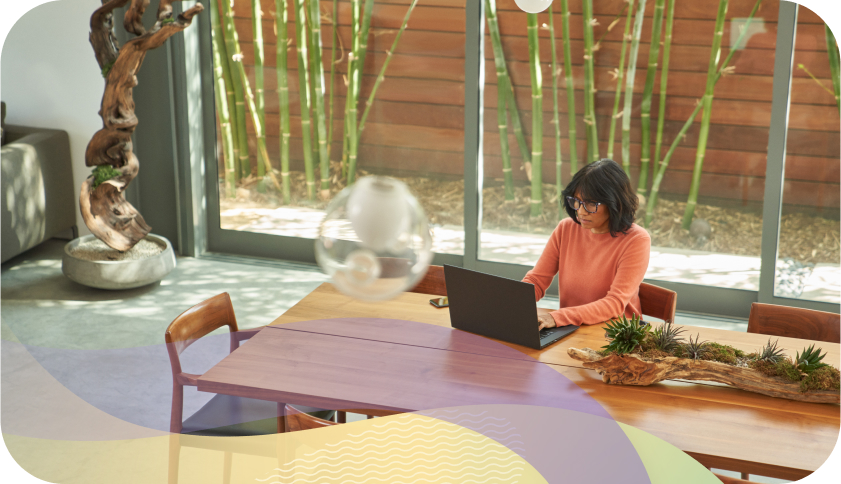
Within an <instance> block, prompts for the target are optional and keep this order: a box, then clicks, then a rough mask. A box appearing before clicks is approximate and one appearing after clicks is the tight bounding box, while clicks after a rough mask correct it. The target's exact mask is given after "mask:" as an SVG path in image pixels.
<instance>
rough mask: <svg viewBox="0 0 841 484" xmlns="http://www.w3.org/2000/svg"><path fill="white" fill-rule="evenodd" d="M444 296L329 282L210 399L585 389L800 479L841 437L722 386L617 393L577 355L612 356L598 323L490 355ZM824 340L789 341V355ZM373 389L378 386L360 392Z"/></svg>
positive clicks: (609, 409) (782, 342) (720, 455)
mask: <svg viewBox="0 0 841 484" xmlns="http://www.w3.org/2000/svg"><path fill="white" fill-rule="evenodd" d="M430 297H432V296H429V295H425V294H415V293H404V294H401V295H400V296H398V297H396V298H394V299H392V300H389V301H383V302H366V301H360V300H356V299H353V298H351V297H349V296H346V295H344V294H342V293H340V292H339V291H338V290H337V289H336V288H335V287H334V286H332V285H331V284H329V283H324V284H322V285H321V286H319V287H318V288H317V289H316V290H314V291H313V292H312V293H310V294H309V295H308V296H306V297H305V298H303V299H302V300H301V301H300V302H298V304H296V305H295V306H293V307H292V308H290V309H289V310H288V311H286V312H285V313H284V314H283V315H281V316H280V317H278V318H277V319H275V320H274V321H273V322H272V323H271V324H270V325H269V326H267V327H266V328H264V329H263V330H262V331H260V332H259V333H258V334H257V335H256V336H254V337H253V338H252V339H251V340H250V341H249V342H247V343H246V344H244V345H243V346H242V347H241V348H239V349H237V350H236V351H234V352H233V353H231V355H230V356H228V357H226V358H225V359H224V360H222V361H221V362H220V363H218V364H217V365H216V366H214V367H213V368H212V369H210V370H209V371H207V372H206V373H205V374H204V375H202V376H201V377H200V378H199V379H198V390H199V391H207V392H213V393H223V394H229V395H238V396H244V397H249V398H258V399H262V400H270V401H276V402H284V403H297V404H302V405H310V406H315V407H321V408H334V409H366V413H369V414H377V412H380V414H388V413H393V412H405V411H416V410H425V409H432V408H440V407H441V406H455V405H459V404H481V403H515V404H523V405H540V406H558V402H559V399H564V398H568V399H569V400H568V401H569V402H571V403H569V405H575V402H576V401H578V400H575V397H576V392H578V393H581V394H586V395H587V396H589V397H591V398H592V399H593V400H595V402H597V403H598V404H599V405H600V406H601V408H603V409H604V411H605V412H606V414H607V415H609V416H610V417H612V418H613V419H614V420H616V421H618V422H621V423H624V424H628V425H631V426H634V427H636V428H639V429H641V430H644V431H646V432H649V433H650V434H652V435H655V436H657V437H659V438H661V439H663V440H664V441H666V442H668V443H670V444H672V445H674V446H676V447H677V448H679V449H681V450H683V451H684V452H686V453H687V454H689V455H690V456H692V457H694V458H695V459H696V460H698V461H699V462H700V463H701V464H703V465H704V466H706V467H712V468H718V469H727V470H733V471H738V472H743V473H749V474H759V475H764V476H770V477H777V478H781V479H790V480H797V479H801V478H803V477H805V476H807V475H809V474H810V473H812V472H813V471H814V470H816V469H817V468H818V467H820V466H821V465H822V464H823V463H824V462H825V461H826V459H827V458H828V457H829V455H830V453H831V452H832V449H833V447H834V446H835V442H836V440H837V439H838V435H839V420H840V419H839V405H837V404H815V403H805V402H795V401H791V400H784V399H778V398H773V397H768V396H764V395H760V394H756V393H750V392H746V391H742V390H738V389H734V388H731V387H728V386H725V385H720V384H716V383H710V382H686V381H666V382H661V383H658V384H655V385H651V386H647V387H635V386H619V385H608V384H605V383H603V382H602V380H601V377H600V376H599V375H598V374H597V373H596V372H595V371H594V370H591V369H587V368H584V367H583V365H582V363H581V362H580V361H577V360H574V359H572V358H570V357H569V356H568V354H567V349H568V348H570V347H576V348H584V347H589V348H594V349H596V348H600V347H601V346H603V345H604V344H605V340H604V325H601V324H600V325H593V326H584V327H582V328H580V329H579V330H577V331H576V332H574V333H572V334H571V335H570V336H568V337H566V338H564V339H563V340H561V341H560V342H559V343H556V344H554V345H551V346H549V347H547V348H545V349H543V350H534V349H530V348H526V347H523V346H519V345H514V344H509V343H502V344H499V343H501V342H495V343H493V344H484V343H482V341H478V340H477V338H480V337H477V336H475V335H468V334H467V333H463V332H461V331H458V330H455V329H452V328H451V327H450V318H449V310H448V309H446V308H435V307H433V306H432V305H430V304H429V299H430ZM539 311H548V310H540V309H539ZM304 322H309V323H304ZM416 323H426V325H423V324H416ZM682 327H683V328H684V329H685V330H686V333H685V334H686V335H687V336H688V335H690V334H691V335H693V336H694V335H696V334H697V335H699V336H700V338H701V340H709V341H716V342H718V343H721V344H728V345H731V346H734V347H736V348H738V349H741V350H744V351H746V352H751V351H754V350H757V349H759V348H760V347H761V346H762V345H764V344H765V343H766V342H767V341H768V337H767V336H764V335H758V334H749V333H742V332H736V331H725V330H718V329H711V328H704V327H694V326H682ZM774 339H775V340H776V339H777V338H776V337H774ZM811 343H813V342H811V341H806V340H799V339H795V338H782V337H781V338H779V346H780V347H782V348H785V349H786V354H793V353H794V352H795V351H801V350H802V348H804V347H806V346H808V345H809V344H811ZM818 346H820V347H821V348H822V349H823V350H824V351H825V352H826V353H827V356H826V357H825V359H824V361H825V362H827V363H830V364H832V365H833V366H835V367H839V360H841V348H840V347H839V345H838V344H835V343H824V342H821V343H818ZM538 363H542V364H538ZM547 372H551V373H552V374H554V375H555V376H557V374H560V375H562V376H563V377H565V378H562V379H558V378H555V379H553V378H552V376H553V375H552V374H547ZM348 375H352V376H353V378H352V379H351V378H349V377H348ZM395 375H397V376H398V377H395ZM465 375H466V376H465ZM524 375H525V377H524ZM399 376H402V378H400V377H399ZM468 377H469V379H470V380H466V378H468ZM415 378H423V379H426V381H428V382H430V383H429V386H428V387H426V388H425V390H424V391H418V390H417V386H412V385H411V384H409V383H405V382H411V381H412V380H413V379H415ZM360 379H363V380H364V381H366V385H365V387H364V388H359V386H358V385H356V384H354V383H353V382H358V381H360ZM465 381H475V382H477V383H476V384H475V385H470V384H468V385H465V383H464V382H465ZM547 382H560V383H547ZM563 382H567V383H563ZM442 395H443V396H442Z"/></svg>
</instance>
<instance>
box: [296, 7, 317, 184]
mask: <svg viewBox="0 0 841 484" xmlns="http://www.w3.org/2000/svg"><path fill="white" fill-rule="evenodd" d="M293 1H294V2H295V3H294V7H295V44H296V47H297V49H296V50H297V52H298V95H299V97H300V99H301V137H302V139H303V144H304V176H305V177H306V184H307V198H308V199H309V200H315V168H314V167H313V159H312V137H311V134H310V129H311V127H310V125H311V124H312V121H311V119H310V90H309V85H310V79H309V64H308V62H307V31H306V27H305V26H306V24H307V21H306V9H305V8H304V0H293Z"/></svg>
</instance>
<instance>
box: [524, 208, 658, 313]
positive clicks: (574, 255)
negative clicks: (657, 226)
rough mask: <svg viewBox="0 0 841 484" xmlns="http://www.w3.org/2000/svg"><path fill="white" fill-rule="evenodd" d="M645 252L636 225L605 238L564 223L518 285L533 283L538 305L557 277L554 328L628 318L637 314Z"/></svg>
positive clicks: (647, 246) (647, 241) (645, 241)
mask: <svg viewBox="0 0 841 484" xmlns="http://www.w3.org/2000/svg"><path fill="white" fill-rule="evenodd" d="M650 251H651V237H650V236H649V235H648V232H646V231H645V229H643V228H642V227H640V226H639V225H637V224H633V225H632V226H631V228H630V229H629V230H628V233H627V235H625V234H622V233H619V234H617V236H616V237H611V235H610V233H609V232H608V233H604V234H594V233H592V232H590V229H586V228H584V227H582V226H581V225H579V224H577V223H575V222H574V221H573V220H572V218H566V219H564V220H562V221H561V223H559V224H558V226H557V228H555V231H554V232H552V236H551V237H550V238H549V242H547V243H546V248H545V249H543V254H542V255H541V256H540V259H539V260H538V261H537V264H536V265H535V266H534V269H532V270H530V271H529V272H528V273H527V274H526V277H524V278H523V281H524V282H529V283H531V284H534V295H535V300H536V301H539V300H540V299H541V298H542V297H543V295H544V294H545V293H546V288H548V287H549V285H550V284H551V283H552V278H553V277H554V276H555V274H556V273H557V274H558V292H559V293H560V302H561V308H560V309H559V310H557V311H553V312H552V313H551V314H552V317H553V318H554V319H555V323H556V324H557V325H558V326H567V325H569V324H574V325H576V326H580V325H582V324H596V323H601V322H603V321H607V320H609V319H610V318H614V317H616V316H618V315H620V314H622V313H623V312H624V313H625V315H626V316H628V317H631V315H632V314H641V312H640V298H639V286H640V283H641V282H642V279H643V277H644V276H645V271H646V270H647V269H648V257H649V254H650Z"/></svg>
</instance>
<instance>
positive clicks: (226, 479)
mask: <svg viewBox="0 0 841 484" xmlns="http://www.w3.org/2000/svg"><path fill="white" fill-rule="evenodd" d="M233 456H234V455H233V453H231V452H228V451H225V460H224V462H223V463H222V484H231V470H232V469H231V459H232V458H233Z"/></svg>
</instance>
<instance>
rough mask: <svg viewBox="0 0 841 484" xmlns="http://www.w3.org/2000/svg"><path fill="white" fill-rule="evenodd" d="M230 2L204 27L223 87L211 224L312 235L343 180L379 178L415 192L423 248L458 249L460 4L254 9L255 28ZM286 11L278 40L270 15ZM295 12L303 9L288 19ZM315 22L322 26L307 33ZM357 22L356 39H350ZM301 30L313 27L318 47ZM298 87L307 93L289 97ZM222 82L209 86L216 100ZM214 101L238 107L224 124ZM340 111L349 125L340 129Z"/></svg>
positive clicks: (399, 1) (277, 23)
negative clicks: (429, 244)
mask: <svg viewBox="0 0 841 484" xmlns="http://www.w3.org/2000/svg"><path fill="white" fill-rule="evenodd" d="M254 1H259V0H254ZM231 3H232V4H233V8H232V9H229V7H228V6H227V4H228V2H227V1H224V0H223V1H222V2H221V3H219V4H218V7H219V8H221V9H222V10H221V22H220V26H219V30H214V40H215V41H216V40H218V41H219V42H216V43H214V50H215V52H218V53H219V56H218V57H215V59H216V60H215V65H216V67H217V72H218V73H219V75H220V76H221V75H223V74H224V76H223V77H222V81H225V82H226V84H225V86H226V87H228V89H229V90H230V91H231V96H230V99H228V97H227V96H222V98H224V99H222V98H220V97H217V114H218V118H219V126H218V134H219V146H218V152H219V157H218V159H219V161H218V166H219V173H220V176H219V194H220V207H219V210H220V213H221V227H222V228H223V229H229V230H240V231H250V232H261V233H269V234H277V235H284V236H294V237H305V238H314V237H315V236H316V235H317V229H318V224H319V222H320V220H321V219H322V216H323V213H324V209H325V207H326V205H327V203H328V202H329V201H330V200H331V199H332V198H333V197H334V196H335V195H336V194H337V193H338V192H339V191H340V190H341V189H342V188H344V187H345V186H347V185H348V182H349V180H353V179H357V178H359V177H361V176H365V175H368V174H377V175H388V176H393V177H395V178H398V179H400V180H402V181H404V182H405V183H406V184H408V185H409V187H410V189H411V190H412V191H413V193H414V194H415V196H417V197H418V199H419V201H420V203H421V205H422V206H423V207H424V209H425V211H426V214H427V217H428V218H429V220H430V223H431V224H432V228H433V232H434V236H435V241H436V244H435V245H434V246H433V250H434V251H436V252H440V253H453V254H462V253H463V251H464V229H463V200H464V183H463V181H462V178H463V167H464V157H463V151H464V26H465V9H464V0H452V1H437V2H434V4H433V5H424V4H423V2H420V4H418V2H416V1H413V0H377V1H375V2H374V3H373V8H372V10H371V12H368V14H369V15H366V14H365V9H364V5H365V3H366V2H364V1H362V0H352V1H347V0H345V1H337V2H327V1H321V2H320V4H319V2H317V1H314V0H311V1H309V2H303V1H301V2H297V1H296V0H276V1H275V0H262V2H261V3H258V5H256V6H257V7H262V20H261V21H259V22H253V19H254V17H255V13H254V10H255V9H254V8H253V7H254V5H252V3H251V2H250V1H246V0H235V1H232V2H231ZM284 4H288V8H287V12H286V15H287V18H286V23H285V25H286V29H285V30H286V31H285V32H284V29H283V21H282V20H279V19H278V15H279V14H278V12H281V13H282V12H283V7H282V6H283V5H284ZM296 6H297V7H302V8H303V10H302V11H301V13H300V15H299V14H298V13H296V12H297V8H296ZM256 10H259V8H258V9H256ZM354 12H357V13H354ZM366 18H367V21H366ZM313 19H315V21H316V22H320V25H321V28H320V30H319V29H318V28H316V29H314V30H313V29H312V22H313ZM333 19H336V21H335V22H334V21H333ZM307 22H310V24H309V26H307V27H306V28H304V29H299V27H298V25H307ZM366 24H368V25H370V27H369V29H368V34H367V35H362V34H361V33H360V34H357V33H356V32H361V31H362V30H363V28H364V26H365V25H366ZM354 25H355V26H356V27H354ZM258 26H259V27H261V28H260V29H258V28H257V27H258ZM334 26H335V28H334ZM232 29H235V30H236V32H237V35H238V41H239V42H238V43H237V42H235V41H233V30H232ZM401 29H402V32H401ZM299 30H302V31H303V32H305V33H306V34H307V37H306V39H305V40H304V39H299V38H298V35H297V32H298V31H299ZM313 31H316V32H319V31H320V43H321V46H322V47H321V49H319V48H317V47H318V36H315V40H314V39H313V36H312V35H311V34H312V32H313ZM334 36H335V38H336V39H337V40H336V41H335V42H334V40H333V39H334ZM284 38H285V39H286V40H283V39H284ZM354 38H358V39H367V43H366V45H364V46H363V45H362V42H356V43H354V42H353V41H352V39H354ZM278 39H280V40H278ZM278 45H288V48H286V49H285V52H286V60H285V62H286V63H287V68H286V69H283V68H281V67H279V66H281V65H282V63H283V62H284V59H283V52H282V51H281V52H278V49H277V46H278ZM299 45H302V46H306V47H307V50H306V52H304V51H303V49H301V51H299V50H298V46H299ZM334 45H335V46H336V48H335V49H333V46H334ZM261 47H262V52H263V54H262V60H261V55H260V48H261ZM279 54H280V55H279ZM319 58H320V59H319ZM228 59H230V61H227V60H228ZM222 60H225V61H224V62H222ZM240 60H241V62H240ZM319 60H320V62H319ZM351 60H352V62H353V64H359V66H360V67H359V68H358V69H354V70H353V71H352V72H356V73H358V75H351V76H348V71H349V69H351V67H350V66H349V61H351ZM304 63H305V64H306V69H299V67H300V66H302V65H304ZM319 66H320V67H322V69H319V68H318V67H319ZM333 70H335V72H333V73H331V71H333ZM242 74H244V77H243V75H242ZM261 79H262V81H261ZM243 81H245V83H243ZM260 82H262V83H263V86H262V88H261V87H260ZM305 83H306V84H307V85H308V86H309V87H308V89H307V90H308V91H309V96H308V97H307V95H306V92H305V96H303V97H302V96H301V90H300V89H299V86H301V85H304V84H305ZM220 85H221V84H220V80H219V79H216V86H217V91H219V90H220V89H219V86H220ZM284 85H285V86H287V89H284V87H283V86H284ZM321 92H323V95H322V94H320V93H321ZM261 93H262V98H263V100H262V103H263V106H264V107H261V100H260V99H261ZM240 95H241V97H240V98H239V99H237V96H240ZM252 95H253V101H252V98H251V96H252ZM349 97H350V99H351V100H352V101H351V102H348V101H347V100H348V98H349ZM222 101H225V102H226V103H227V104H228V106H229V107H230V106H231V105H233V106H237V102H239V103H240V104H239V105H238V106H239V109H234V110H233V113H232V116H233V118H234V119H233V120H232V121H231V122H230V123H228V122H225V121H223V119H222V117H223V116H222V113H223V112H224V109H222V108H221V107H220V103H221V102H222ZM252 105H253V110H252ZM302 106H305V107H304V108H303V109H302ZM354 111H355V112H354ZM254 113H257V116H255V114H254ZM348 113H351V114H348ZM350 116H355V120H356V122H355V123H354V122H347V121H349V120H351V119H353V118H351V117H350ZM255 118H257V119H260V120H259V121H257V122H255ZM331 121H332V123H331ZM363 123H364V124H363ZM227 126H231V127H232V129H231V131H230V134H227V133H226V130H225V129H223V128H226V127H227ZM261 126H262V127H263V128H264V132H265V137H264V138H262V137H261V136H259V134H260V130H259V129H258V128H259V127H261ZM360 133H361V134H360ZM284 136H285V137H286V138H287V139H288V140H289V143H288V148H285V147H284V144H283V143H282V140H283V139H284ZM237 137H244V138H245V142H244V143H243V142H242V141H237V139H236V138H237ZM232 138H233V139H232ZM345 140H348V141H345ZM351 140H352V141H351ZM229 141H230V142H231V143H230V144H231V147H230V148H229V147H228V146H227V144H228V143H229ZM234 146H237V147H238V150H237V153H234V148H233V147H234ZM322 146H323V147H324V148H325V149H324V151H323V152H322V151H321V150H320V147H322ZM264 147H265V149H264ZM287 149H288V152H287V151H286V150H287ZM263 153H265V155H264V154H263ZM287 153H288V154H287ZM354 154H356V156H355V157H354ZM264 156H266V157H268V162H269V163H270V164H271V167H272V171H271V172H269V171H268V170H266V169H265V168H264V166H265V165H263V158H264ZM354 158H355V159H356V160H357V161H356V165H355V166H354V163H353V160H354ZM322 170H324V171H322ZM287 172H288V178H287V177H285V174H286V173H287ZM226 174H227V178H228V179H226ZM285 178H287V179H288V189H287V188H285V187H284V179H285Z"/></svg>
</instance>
